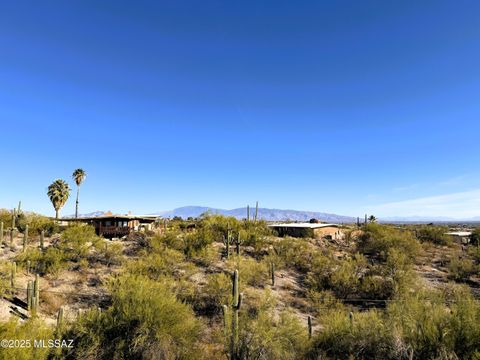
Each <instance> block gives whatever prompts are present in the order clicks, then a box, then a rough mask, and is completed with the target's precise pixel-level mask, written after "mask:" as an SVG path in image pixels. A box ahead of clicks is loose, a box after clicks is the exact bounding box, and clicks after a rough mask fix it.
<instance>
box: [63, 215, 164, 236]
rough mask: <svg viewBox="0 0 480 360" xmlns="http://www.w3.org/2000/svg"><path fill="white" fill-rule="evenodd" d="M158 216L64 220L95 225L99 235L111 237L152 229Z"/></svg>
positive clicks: (116, 216) (121, 216) (110, 216)
mask: <svg viewBox="0 0 480 360" xmlns="http://www.w3.org/2000/svg"><path fill="white" fill-rule="evenodd" d="M157 218H158V216H156V215H103V216H93V217H82V218H78V219H73V218H70V219H62V221H67V222H75V221H79V222H83V223H87V224H90V225H93V226H94V227H95V231H96V233H97V235H101V236H103V237H106V238H109V239H111V238H118V237H123V236H126V235H128V234H130V233H131V232H132V231H139V230H151V228H152V224H153V223H154V222H155V220H156V219H157Z"/></svg>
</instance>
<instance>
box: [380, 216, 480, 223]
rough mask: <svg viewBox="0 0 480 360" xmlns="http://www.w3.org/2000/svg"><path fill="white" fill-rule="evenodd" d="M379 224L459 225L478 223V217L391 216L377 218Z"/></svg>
mask: <svg viewBox="0 0 480 360" xmlns="http://www.w3.org/2000/svg"><path fill="white" fill-rule="evenodd" d="M379 222H381V223H442V222H444V223H448V222H451V223H459V222H480V217H479V216H476V217H472V218H463V219H459V218H453V217H448V216H392V217H384V218H379Z"/></svg>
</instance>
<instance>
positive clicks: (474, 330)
mask: <svg viewBox="0 0 480 360" xmlns="http://www.w3.org/2000/svg"><path fill="white" fill-rule="evenodd" d="M452 290H453V294H452V295H451V299H450V301H451V302H452V305H451V306H450V309H451V312H452V316H451V322H450V329H451V330H450V331H451V334H452V335H454V339H453V348H454V350H455V353H456V355H457V356H458V357H459V358H460V359H478V358H480V304H479V302H478V301H477V300H475V299H474V298H473V296H472V294H471V292H470V290H469V289H468V288H466V287H460V286H456V287H454V288H453V289H452Z"/></svg>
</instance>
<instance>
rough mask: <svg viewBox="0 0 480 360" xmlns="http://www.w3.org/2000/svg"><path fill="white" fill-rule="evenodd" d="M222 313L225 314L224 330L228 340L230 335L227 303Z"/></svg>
mask: <svg viewBox="0 0 480 360" xmlns="http://www.w3.org/2000/svg"><path fill="white" fill-rule="evenodd" d="M222 314H223V332H224V335H225V340H226V339H227V336H228V306H227V305H223V306H222Z"/></svg>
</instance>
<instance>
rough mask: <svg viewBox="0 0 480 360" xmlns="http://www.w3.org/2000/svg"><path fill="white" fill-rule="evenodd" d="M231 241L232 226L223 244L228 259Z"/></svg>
mask: <svg viewBox="0 0 480 360" xmlns="http://www.w3.org/2000/svg"><path fill="white" fill-rule="evenodd" d="M230 242H231V233H230V228H228V229H227V236H226V237H225V236H224V237H223V244H224V245H225V257H226V258H227V259H228V258H229V257H230Z"/></svg>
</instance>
